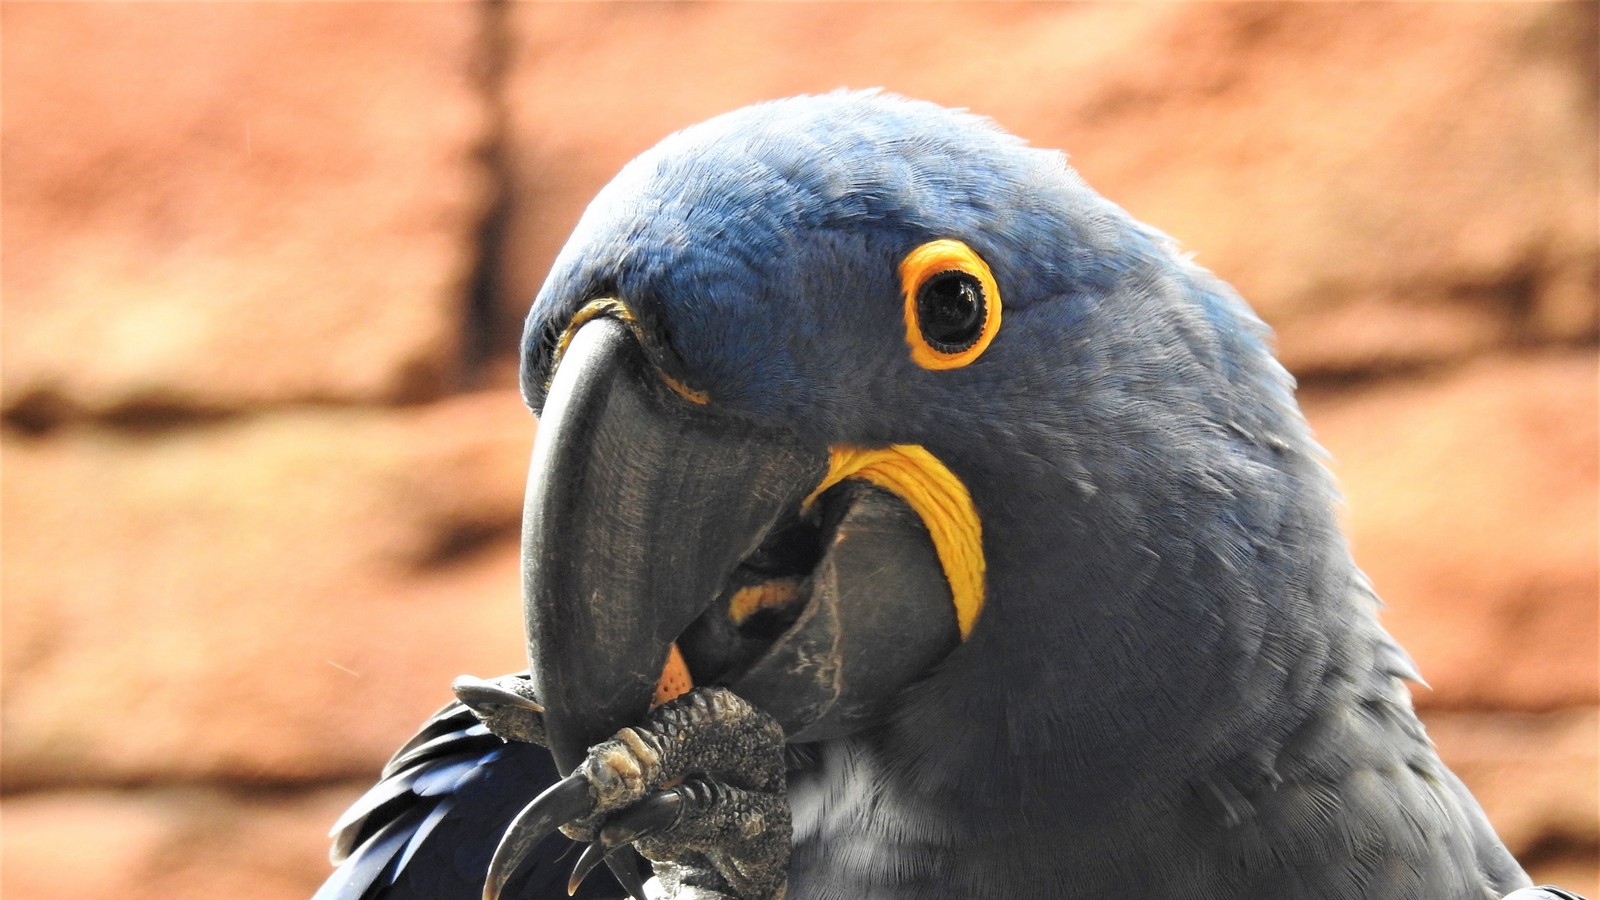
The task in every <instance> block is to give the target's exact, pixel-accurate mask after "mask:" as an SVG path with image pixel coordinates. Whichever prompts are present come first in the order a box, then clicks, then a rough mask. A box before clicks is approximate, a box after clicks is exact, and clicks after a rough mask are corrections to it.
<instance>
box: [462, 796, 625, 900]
mask: <svg viewBox="0 0 1600 900" xmlns="http://www.w3.org/2000/svg"><path fill="white" fill-rule="evenodd" d="M596 805H597V804H596V801H595V799H594V795H593V794H592V793H591V792H590V790H589V782H588V780H587V779H585V778H584V776H583V773H581V772H574V773H572V774H571V775H568V776H567V777H566V778H563V779H562V780H560V781H558V782H556V783H555V784H552V785H551V786H550V787H549V788H547V789H546V790H545V792H544V793H542V794H540V795H539V796H537V797H535V798H533V802H531V803H529V804H528V805H527V806H524V807H523V808H522V812H519V813H517V817H516V818H515V819H512V820H511V825H510V827H508V828H506V833H505V834H504V835H503V836H501V838H500V846H498V847H496V848H495V850H494V858H493V859H491V860H490V861H489V874H488V878H487V879H485V881H484V884H483V900H498V898H499V897H500V891H501V890H503V889H504V888H505V886H506V882H507V881H509V880H510V879H511V876H512V875H513V874H514V873H515V872H516V871H517V867H519V866H521V865H522V863H523V861H524V860H526V859H527V858H528V853H529V852H530V851H532V850H533V848H534V847H537V846H538V845H539V842H540V841H542V840H544V839H545V838H546V837H548V836H549V835H550V834H551V832H554V831H555V830H556V829H557V828H558V827H560V826H561V825H563V824H565V823H566V822H570V821H572V820H573V819H578V818H583V817H585V816H589V815H592V814H593V813H594V811H595V807H596ZM630 892H631V889H630Z"/></svg>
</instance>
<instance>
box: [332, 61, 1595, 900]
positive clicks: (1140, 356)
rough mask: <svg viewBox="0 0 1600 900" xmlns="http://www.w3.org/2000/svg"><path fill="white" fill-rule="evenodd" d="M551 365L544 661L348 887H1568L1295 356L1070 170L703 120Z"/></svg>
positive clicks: (441, 748)
mask: <svg viewBox="0 0 1600 900" xmlns="http://www.w3.org/2000/svg"><path fill="white" fill-rule="evenodd" d="M522 350H523V368H522V387H523V392H524V395H525V398H526V400H527V403H528V405H529V407H530V408H531V409H532V410H534V411H535V413H537V414H539V416H540V427H539V431H538V434H537V437H536V443H535V448H534V460H533V465H532V468H531V473H530V481H529V488H528V499H527V506H526V509H525V518H524V579H525V583H524V588H525V590H524V603H525V613H526V617H527V622H528V633H527V640H528V648H529V661H530V669H529V671H528V672H526V673H519V674H517V675H513V676H506V677H504V678H501V679H496V680H493V681H482V680H478V679H471V678H464V679H462V680H461V681H458V683H457V685H456V688H457V695H458V698H459V699H458V700H457V701H456V702H454V703H452V704H451V705H449V706H447V707H445V708H444V709H443V710H441V711H440V712H439V713H438V714H437V715H436V716H435V717H434V718H433V719H432V720H430V721H429V723H428V724H427V725H426V726H425V727H424V729H423V731H422V732H421V733H420V734H419V735H418V736H417V737H416V738H414V739H413V740H412V741H411V742H410V743H409V744H407V745H406V746H405V747H403V748H402V749H401V751H400V752H399V753H398V754H397V755H396V757H395V759H394V760H392V761H391V763H390V764H389V766H388V767H387V768H386V769H385V771H384V773H383V778H382V780H381V781H380V782H379V783H378V785H377V786H376V787H374V788H373V789H372V791H371V792H369V793H368V794H367V796H365V797H364V798H362V799H361V800H360V801H359V802H358V803H357V804H356V805H355V806H354V807H352V809H351V810H350V812H349V813H347V814H346V816H345V817H344V818H343V819H341V821H340V822H339V823H338V824H337V825H336V826H335V840H336V843H335V847H334V856H335V860H336V861H339V860H343V862H342V865H341V867H340V869H339V870H338V871H337V872H336V873H335V874H334V876H333V877H332V878H331V879H330V880H329V881H328V883H327V884H326V885H325V886H324V888H323V890H322V891H321V892H320V893H319V894H318V895H317V897H318V900H333V898H357V897H363V898H375V897H386V898H405V897H431V898H455V897H476V896H479V895H480V893H481V895H482V896H485V897H506V898H513V897H515V898H524V897H525V898H536V897H550V896H557V893H556V892H557V891H559V890H562V889H564V888H566V887H567V886H568V878H567V877H566V872H567V870H568V869H569V868H573V867H574V866H575V868H576V870H577V871H576V874H575V876H574V878H573V879H572V882H573V884H572V886H573V887H575V888H576V889H578V890H579V891H580V896H585V897H588V896H616V895H617V894H618V893H620V891H621V890H622V889H626V890H627V891H629V892H630V893H633V894H635V895H636V896H638V895H640V894H641V892H648V893H654V894H656V895H658V896H666V897H673V898H689V897H734V898H742V900H756V898H775V897H787V898H791V900H812V898H818V900H820V898H843V897H850V898H856V897H861V898H920V897H934V896H937V897H961V898H1008V900H1010V898H1062V900H1064V898H1090V897H1096V898H1098V897H1108V896H1128V897H1141V898H1202V897H1217V898H1222V897H1229V898H1235V897H1273V898H1290V900H1294V898H1416V900H1434V898H1437V900H1469V898H1470V900H1491V898H1500V897H1502V896H1504V895H1506V894H1507V893H1508V892H1513V891H1516V892H1518V893H1516V894H1515V896H1517V897H1518V898H1519V900H1521V898H1534V897H1543V898H1556V897H1570V896H1571V895H1568V894H1565V893H1563V892H1559V891H1556V890H1555V889H1536V888H1532V887H1530V882H1529V879H1528V877H1527V876H1526V875H1525V874H1524V872H1523V870H1522V869H1521V868H1520V867H1519V866H1518V864H1517V863H1516V861H1515V860H1514V859H1513V858H1512V857H1511V855H1510V854H1509V853H1508V852H1507V851H1506V849H1505V847H1504V846H1503V845H1502V843H1501V842H1500V840H1499V839H1498V838H1497V837H1496V835H1495V833H1494V831H1493V830H1492V828H1491V827H1490V825H1489V823H1488V821H1487V820H1486V818H1485V816H1484V814H1483V812H1482V811H1481V809H1480V808H1479V806H1478V804H1477V803H1476V802H1475V801H1474V800H1473V798H1472V797H1471V795H1470V794H1469V793H1468V791H1467V790H1466V788H1465V787H1464V786H1463V785H1462V783H1461V782H1460V781H1459V780H1458V779H1457V778H1456V777H1455V776H1454V775H1452V774H1451V772H1450V771H1449V770H1448V769H1447V768H1446V767H1445V766H1444V765H1443V764H1442V763H1441V762H1440V760H1439V757H1438V755H1437V754H1436V753H1435V751H1434V749H1433V747H1432V745H1431V743H1430V742H1429V740H1428V738H1427V736H1426V734H1425V733H1424V730H1423V727H1422V725H1421V723H1420V722H1419V721H1418V719H1417V717H1416V715H1415V713H1414V712H1413V709H1412V704H1411V699H1410V694H1409V690H1408V688H1407V685H1406V682H1407V681H1416V680H1418V675H1417V673H1416V671H1415V669H1414V667H1413V664H1412V662H1411V661H1410V659H1409V658H1408V657H1407V655H1406V654H1405V652H1404V651H1403V650H1402V649H1401V648H1400V647H1399V645H1398V644H1396V643H1395V641H1394V640H1393V639H1392V638H1391V637H1390V636H1389V635H1388V634H1387V633H1386V632H1385V631H1384V630H1383V628H1382V627H1381V626H1380V625H1379V623H1378V619H1377V610H1378V607H1379V602H1378V600H1377V598H1376V596H1375V595H1374V593H1373V590H1372V588H1371V586H1370V585H1369V583H1368V581H1367V579H1366V578H1365V577H1364V576H1363V575H1362V573H1361V571H1360V570H1359V569H1358V568H1357V567H1356V565H1355V563H1354V562H1353V561H1352V559H1351V556H1350V553H1349V550H1348V547H1347V545H1346V542H1345V540H1344V538H1343V537H1342V536H1341V534H1340V531H1339V528H1338V525H1337V522H1336V519H1335V504H1336V489H1335V485H1334V482H1333V479H1332V477H1331V476H1330V474H1329V473H1328V471H1327V470H1326V468H1325V467H1324V465H1323V463H1322V459H1321V453H1320V451H1319V449H1318V448H1317V446H1316V445H1315V444H1314V443H1313V441H1312V438H1311V435H1310V431H1309V429H1308V427H1307V425H1306V422H1305V420H1304V419H1303V417H1302V416H1301V414H1300V412H1299V410H1298V408H1297V406H1296V403H1295V399H1294V394H1293V382H1292V380H1291V378H1290V376H1289V375H1288V374H1287V373H1286V372H1285V371H1284V369H1283V368H1282V367H1281V366H1280V365H1279V363H1278V362H1277V361H1276V360H1275V359H1274V357H1273V354H1272V351H1271V346H1270V335H1269V333H1268V330H1267V328H1266V327H1265V326H1264V325H1263V324H1262V323H1261V322H1260V321H1259V320H1258V319H1257V318H1256V317H1255V315H1253V314H1252V313H1251V311H1250V310H1249V308H1248V307H1247V306H1246V305H1245V304H1244V302H1243V301H1242V300H1241V299H1240V298H1239V297H1238V296H1237V295H1236V294H1235V293H1234V292H1233V291H1232V290H1231V289H1230V288H1229V287H1228V286H1227V285H1225V284H1223V283H1222V282H1221V281H1219V280H1218V279H1217V278H1215V277H1214V276H1212V275H1211V274H1210V273H1208V272H1206V271H1205V270H1203V269H1201V268H1199V267H1198V266H1196V265H1195V264H1194V263H1192V262H1191V261H1190V260H1189V259H1188V258H1187V257H1186V256H1184V255H1182V254H1181V253H1180V252H1179V251H1178V250H1177V249H1176V248H1175V246H1174V245H1173V242H1172V241H1171V240H1169V239H1168V238H1167V237H1165V236H1163V235H1162V234H1160V233H1158V232H1156V231H1154V230H1152V229H1150V228H1148V227H1146V226H1143V225H1141V224H1139V223H1138V222H1136V221H1134V220H1133V219H1131V218H1130V217H1129V216H1128V215H1127V213H1125V212H1124V211H1122V210H1121V209H1119V208H1118V207H1116V206H1114V205H1113V204H1111V203H1110V202H1108V201H1107V200H1105V199H1103V198H1102V197H1100V196H1099V195H1097V194H1096V193H1095V192H1094V191H1092V190H1091V189H1090V188H1089V187H1088V186H1086V185H1085V184H1084V182H1083V181H1082V180H1081V179H1080V178H1079V177H1078V175H1077V174H1076V173H1075V172H1074V171H1073V170H1072V169H1071V168H1070V167H1069V166H1068V165H1067V163H1066V161H1065V158H1064V157H1063V156H1062V155H1061V154H1059V153H1055V152H1049V151H1045V150H1039V149H1033V148H1030V147H1028V146H1027V145H1026V144H1025V143H1024V142H1022V141H1021V140H1019V139H1017V138H1015V137H1012V136H1010V135H1008V134H1006V133H1004V132H1002V131H1001V130H999V129H998V128H997V127H995V126H994V125H992V124H991V123H989V122H988V121H987V120H985V119H982V118H979V117H977V116H974V115H970V114H967V113H964V112H958V111H952V110H947V109H943V108H940V107H937V106H935V105H932V104H929V103H924V102H917V101H911V100H906V99H903V98H899V97H895V96H892V95H889V94H885V93H880V92H839V93H834V94H829V95H825V96H812V97H801V98H795V99H790V100H783V101H777V102H770V103H764V104H760V105H757V106H753V107H749V108H746V109H743V110H739V111H736V112H733V113H730V114H727V115H724V116H721V117H718V118H715V119H712V120H710V121H708V122H706V123H703V124H701V125H698V126H695V127H693V128H690V129H687V130H685V131H682V132H680V133H678V134H675V135H672V136H670V137H668V138H667V139H666V140H664V141H663V142H661V143H660V144H659V145H658V146H657V147H655V148H654V149H652V150H650V151H648V152H647V153H645V154H644V155H643V156H641V157H639V158H638V159H636V160H634V161H633V162H632V163H630V164H629V165H628V166H627V167H626V168H624V169H623V170H622V172H621V173H620V174H619V175H618V176H617V178H616V179H615V180H614V181H613V182H612V183H611V184H610V185H608V186H607V187H606V188H605V189H604V190H602V191H601V193H600V194H599V196H598V197H597V198H596V199H595V201H594V203H593V204H592V205H591V206H590V208H589V209H588V211H587V212H586V213H585V214H584V216H583V218H582V220H581V221H580V222H579V223H578V225H577V228H576V230H575V231H574V233H573V235H572V237H571V240H570V241H569V242H568V244H567V245H566V247H565V249H563V250H562V251H561V253H560V255H559V257H558V258H557V259H556V261H555V263H554V267H553V270H552V271H551V273H550V276H549V279H548V281H547V282H546V283H545V285H544V287H543V289H542V290H541V291H540V292H539V294H538V297H537V298H536V300H535V301H534V304H533V307H532V310H531V312H530V313H529V316H528V320H527V327H526V331H525V334H524V340H523V346H522ZM558 826H559V827H561V828H562V829H563V831H564V832H565V833H566V834H567V835H568V836H571V837H575V838H578V839H580V840H581V841H584V842H586V843H587V844H588V846H587V847H586V848H585V849H583V850H582V851H581V852H580V851H578V849H577V847H576V845H574V844H572V843H570V842H569V841H568V840H567V838H566V837H562V836H560V835H557V834H555V833H554V832H555V829H556V828H557V827H558ZM636 851H637V852H641V853H642V854H643V855H644V856H645V857H647V858H648V859H649V860H650V861H651V863H652V869H653V874H654V875H655V880H653V881H651V882H650V883H649V884H648V885H646V884H644V883H643V874H644V873H642V872H641V870H640V866H639V858H638V856H636V855H635V853H636ZM602 860H604V861H605V862H608V863H610V864H611V867H612V870H613V871H614V872H615V873H616V876H617V878H618V879H619V880H620V881H621V883H622V885H623V888H618V887H617V885H615V884H610V883H609V882H608V881H607V879H603V878H592V879H589V880H587V881H582V884H581V885H579V884H577V882H579V881H581V880H582V875H584V874H586V873H587V872H588V871H589V870H591V869H593V868H595V867H596V866H597V865H599V864H600V863H601V861H602Z"/></svg>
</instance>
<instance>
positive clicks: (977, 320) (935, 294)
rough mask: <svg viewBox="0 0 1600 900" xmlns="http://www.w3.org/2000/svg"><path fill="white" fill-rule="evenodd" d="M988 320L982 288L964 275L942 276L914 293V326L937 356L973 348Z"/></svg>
mask: <svg viewBox="0 0 1600 900" xmlns="http://www.w3.org/2000/svg"><path fill="white" fill-rule="evenodd" d="M988 317H989V314H988V308H987V304H986V302H985V301H984V298H983V285H982V284H981V283H980V282H979V281H978V279H976V278H974V277H972V276H971V275H968V274H967V273H965V272H941V273H939V274H938V275H935V276H933V277H932V278H930V279H928V280H927V281H924V282H923V283H922V288H921V289H920V290H918V291H917V325H918V326H919V327H920V328H921V329H922V337H923V339H924V340H926V341H927V342H928V345H929V346H930V347H932V348H933V349H935V350H937V351H939V352H940V353H960V352H961V351H963V350H965V349H967V348H968V347H971V346H972V345H973V344H976V343H977V342H978V338H980V337H982V336H983V322H984V320H985V319H987V318H988Z"/></svg>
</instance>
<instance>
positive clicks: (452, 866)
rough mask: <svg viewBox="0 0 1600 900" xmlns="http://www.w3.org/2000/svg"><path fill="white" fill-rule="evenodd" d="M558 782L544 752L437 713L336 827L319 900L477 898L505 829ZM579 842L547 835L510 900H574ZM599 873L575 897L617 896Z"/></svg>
mask: <svg viewBox="0 0 1600 900" xmlns="http://www.w3.org/2000/svg"><path fill="white" fill-rule="evenodd" d="M558 778H559V775H558V773H557V772H556V768H555V763H554V761H553V760H552V759H551V758H550V754H549V752H548V751H546V750H545V749H544V748H543V747H539V746H535V745H533V744H518V743H511V744H508V743H506V742H504V741H502V740H500V739H499V738H497V737H495V736H494V735H493V734H490V733H489V730H488V729H487V728H484V727H483V725H482V723H480V722H479V721H478V720H477V718H476V717H474V716H473V715H472V713H471V711H470V710H468V709H467V708H466V707H465V706H462V705H461V704H460V703H451V704H449V705H448V706H446V707H444V708H443V709H440V710H439V711H438V712H437V713H435V714H434V715H433V716H432V717H431V718H430V719H429V720H428V721H427V722H426V723H424V724H423V726H422V728H421V729H420V730H419V731H418V733H417V734H416V736H414V737H413V738H412V739H411V740H409V741H407V742H406V744H405V745H404V746H402V747H401V748H400V749H399V750H398V751H396V753H395V755H394V757H393V758H392V759H390V760H389V763H388V764H387V765H386V766H385V767H384V770H383V776H382V778H381V779H380V780H379V781H378V783H377V784H375V785H373V786H372V788H371V789H370V790H368V791H367V793H366V794H364V795H362V797H361V798H360V799H358V800H357V801H356V802H355V803H354V804H352V805H351V807H350V809H349V810H348V811H347V812H346V813H345V814H344V815H343V816H341V817H340V819H339V821H338V823H337V824H335V826H334V829H333V834H332V837H333V841H334V843H333V853H332V855H333V861H334V862H335V863H338V864H339V868H338V869H337V870H336V871H335V872H334V873H333V875H332V876H330V877H329V878H328V880H327V882H326V883H324V884H323V886H322V888H321V890H319V891H317V893H316V895H315V896H314V897H313V898H312V900H423V898H426V900H478V898H480V897H482V895H483V882H484V876H485V875H486V873H487V872H488V870H489V860H490V858H491V857H492V856H493V855H494V849H495V846H496V845H497V844H499V842H500V836H501V835H502V834H504V833H505V829H506V826H507V825H508V824H510V822H511V819H512V818H513V817H514V816H515V815H516V814H517V811H518V810H520V809H521V808H522V807H523V806H525V805H526V804H527V803H528V801H530V800H532V799H533V798H534V797H536V796H538V795H539V793H540V792H541V791H543V790H544V789H545V788H546V787H548V786H549V785H551V784H554V783H555V782H556V781H557V780H558ZM573 850H574V845H573V843H572V842H571V841H569V840H567V839H566V838H565V837H562V836H561V835H559V834H556V835H552V836H551V837H549V838H546V839H545V841H544V843H543V845H542V846H540V847H539V848H538V849H536V850H535V851H534V852H533V853H532V854H531V856H530V858H529V861H528V863H527V864H526V865H525V866H523V867H522V868H521V869H520V870H519V871H518V872H517V874H516V876H515V877H514V878H513V879H512V881H511V882H510V883H509V884H508V885H507V886H506V890H505V891H504V892H503V894H502V896H504V897H506V898H508V900H512V898H515V900H546V898H548V900H557V898H565V897H566V896H567V876H568V873H569V872H570V868H571V864H572V863H574V862H576V861H577V854H576V853H574V852H573ZM622 893H623V892H622V890H621V888H619V887H618V886H617V885H616V884H614V883H612V882H611V880H610V879H609V878H607V877H606V876H605V875H603V874H600V873H596V874H595V875H594V876H593V877H591V878H589V879H588V880H587V881H585V882H584V885H583V887H582V888H581V889H580V890H579V891H578V893H577V895H576V896H577V897H578V898H581V900H596V898H601V897H612V898H615V897H620V896H622Z"/></svg>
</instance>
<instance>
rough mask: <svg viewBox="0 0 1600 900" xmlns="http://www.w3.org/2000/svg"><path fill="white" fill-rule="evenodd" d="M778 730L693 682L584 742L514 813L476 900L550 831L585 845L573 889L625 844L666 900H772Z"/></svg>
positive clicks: (782, 816)
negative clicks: (568, 767)
mask: <svg viewBox="0 0 1600 900" xmlns="http://www.w3.org/2000/svg"><path fill="white" fill-rule="evenodd" d="M783 746H784V738H783V729H782V728H781V727H780V726H779V725H778V723H777V722H776V721H775V720H773V719H772V717H771V716H768V715H767V714H766V713H763V712H761V711H760V710H758V709H756V708H755V707H753V706H751V705H750V704H749V703H747V702H745V701H744V700H743V699H742V698H740V697H739V696H738V695H736V694H734V693H733V692H732V691H729V690H727V689H726V688H699V689H696V690H694V691H691V692H689V693H688V694H685V695H683V696H682V697H679V698H678V699H676V700H673V701H671V702H670V703H666V704H664V705H662V706H660V707H657V708H656V709H654V710H652V711H651V712H650V714H649V715H648V716H647V717H646V719H645V722H644V723H643V724H642V725H639V726H635V727H632V728H624V729H622V730H621V731H619V732H617V734H616V736H615V737H613V738H612V739H611V740H608V741H605V742H602V743H600V744H597V745H595V746H594V747H592V748H590V750H589V755H588V757H587V758H586V759H585V760H584V761H583V762H582V763H581V764H579V766H578V767H577V768H576V769H575V770H573V772H572V774H571V775H569V776H567V777H566V778H565V779H563V780H562V781H560V782H558V783H556V784H555V785H553V786H551V787H550V789H549V790H547V791H545V792H544V793H543V794H541V795H539V797H537V798H535V799H534V801H533V802H532V803H530V804H528V806H527V807H525V808H524V809H523V810H522V812H521V813H519V814H518V815H517V817H516V819H515V820H513V822H512V823H511V825H510V827H509V828H508V829H507V830H506V834H505V836H504V837H503V838H501V842H500V847H499V849H497V850H496V851H495V858H494V860H493V862H491V863H490V865H489V881H488V884H487V885H486V886H485V889H484V897H485V898H486V900H493V898H494V897H496V896H498V893H499V888H500V886H502V885H503V884H504V883H505V882H506V880H507V879H509V878H510V876H511V874H512V873H513V872H514V871H515V870H516V868H517V866H518V865H519V864H520V863H521V862H522V858H523V856H525V855H526V853H527V851H528V850H529V849H531V848H532V847H533V846H534V845H536V844H537V843H538V842H539V841H540V840H542V839H543V838H544V836H545V835H547V834H549V833H550V832H551V831H553V830H555V829H556V828H557V827H560V828H561V831H562V832H563V833H565V834H566V835H567V836H568V837H570V838H572V839H574V840H578V841H588V842H590V845H589V847H588V848H586V849H585V850H584V853H583V855H582V856H581V857H580V858H579V860H578V863H577V866H576V868H575V869H574V871H573V877H572V886H573V887H576V885H577V884H578V883H579V882H580V881H582V880H583V877H584V876H585V875H587V874H588V873H589V872H590V871H591V870H592V869H594V867H595V866H596V865H598V864H599V863H600V861H601V860H603V859H605V858H606V857H607V856H608V855H609V854H610V853H612V852H613V851H615V850H618V849H620V848H622V847H625V846H628V845H634V846H636V847H637V848H638V849H639V851H640V852H642V853H643V854H644V855H645V856H646V857H647V858H649V859H650V860H651V861H652V862H654V863H655V869H656V874H657V876H658V878H659V879H660V881H661V884H662V886H663V888H664V889H665V891H666V895H665V896H666V897H668V898H672V900H690V898H707V900H709V898H727V900H779V898H782V897H783V895H784V891H785V890H786V888H787V881H788V868H789V841H790V821H789V804H788V798H787V797H786V796H785V789H786V787H787V776H786V773H785V767H784V757H783Z"/></svg>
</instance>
